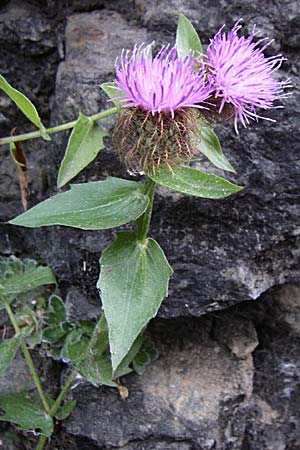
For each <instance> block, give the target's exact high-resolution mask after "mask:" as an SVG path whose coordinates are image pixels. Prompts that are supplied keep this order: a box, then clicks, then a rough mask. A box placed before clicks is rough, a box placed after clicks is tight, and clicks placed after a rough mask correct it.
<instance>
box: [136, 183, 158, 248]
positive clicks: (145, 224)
mask: <svg viewBox="0 0 300 450" xmlns="http://www.w3.org/2000/svg"><path fill="white" fill-rule="evenodd" d="M145 193H146V194H148V197H149V204H148V207H147V209H146V211H145V212H144V214H143V215H142V216H141V217H139V218H138V220H137V233H136V234H137V239H138V240H139V241H142V242H144V241H145V239H146V237H147V234H148V231H149V226H150V221H151V215H152V208H153V200H154V194H155V182H154V181H152V180H151V179H150V178H147V179H146V182H145Z"/></svg>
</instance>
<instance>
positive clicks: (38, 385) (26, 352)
mask: <svg viewBox="0 0 300 450" xmlns="http://www.w3.org/2000/svg"><path fill="white" fill-rule="evenodd" d="M2 301H3V303H4V306H5V309H6V312H7V314H8V317H9V318H10V321H11V323H12V325H13V327H14V330H15V332H16V334H19V333H21V330H20V328H19V325H18V323H17V321H16V318H15V316H14V313H13V311H12V309H11V307H10V305H9V303H8V301H7V299H6V298H5V297H2ZM21 349H22V352H23V354H24V357H25V359H26V362H27V365H28V367H29V369H30V372H31V375H32V378H33V380H34V383H35V385H36V388H37V390H38V393H39V395H40V397H41V400H42V403H43V406H44V409H45V411H46V413H49V411H50V407H49V404H48V401H47V398H46V395H45V393H44V391H43V388H42V385H41V382H40V379H39V376H38V374H37V373H36V370H35V368H34V364H33V361H32V358H31V355H30V353H29V350H28V348H27V346H26V344H25V342H24V341H23V338H22V341H21Z"/></svg>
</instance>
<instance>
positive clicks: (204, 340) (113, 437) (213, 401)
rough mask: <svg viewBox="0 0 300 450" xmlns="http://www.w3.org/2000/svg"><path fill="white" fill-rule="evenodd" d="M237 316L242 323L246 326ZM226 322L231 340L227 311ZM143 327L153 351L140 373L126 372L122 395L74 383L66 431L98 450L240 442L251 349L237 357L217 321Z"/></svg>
mask: <svg viewBox="0 0 300 450" xmlns="http://www.w3.org/2000/svg"><path fill="white" fill-rule="evenodd" d="M228 319H229V320H228ZM236 321H237V322H239V325H240V326H241V329H242V325H245V324H246V329H248V330H249V329H250V327H251V323H250V322H247V321H245V320H243V319H238V318H236ZM226 325H227V328H228V331H227V335H228V338H229V335H231V336H232V338H233V339H234V333H235V327H234V328H233V327H231V324H230V316H228V317H227V322H226ZM252 328H253V326H252ZM150 332H151V335H152V337H153V338H154V339H155V341H156V344H157V346H158V350H159V353H160V357H159V359H158V360H157V361H155V362H153V363H152V364H151V365H150V366H149V367H148V368H147V369H146V371H145V373H144V374H143V375H142V376H138V375H132V376H128V377H126V380H125V384H126V386H127V388H128V389H129V397H128V398H127V399H126V400H125V401H123V400H121V399H120V397H119V394H118V391H117V390H115V389H107V388H99V389H96V388H91V387H88V386H81V387H78V388H77V389H75V390H74V391H73V395H74V397H75V398H76V399H77V408H76V409H75V410H74V412H73V413H72V416H71V417H70V419H69V420H68V421H67V423H66V425H65V426H66V430H67V431H68V432H69V433H71V434H73V435H75V436H78V437H80V438H81V439H82V438H83V437H86V438H88V439H91V440H92V441H93V442H94V443H97V444H98V445H99V447H100V448H104V449H106V448H112V447H113V448H118V449H119V448H120V449H121V448H122V449H123V448H125V449H126V450H136V449H138V448H139V449H141V448H143V449H145V450H146V449H147V450H150V449H154V448H155V449H156V450H158V449H170V450H171V449H172V450H173V449H174V450H175V449H180V450H187V449H203V450H211V449H214V448H217V449H218V450H222V449H227V448H231V449H240V448H241V442H242V440H243V435H244V427H245V417H246V415H245V411H246V409H247V407H248V402H249V399H250V397H251V393H252V377H253V364H252V354H251V352H249V353H248V354H247V356H245V355H243V358H237V357H236V356H235V355H234V354H232V353H231V352H230V351H229V350H228V348H227V347H225V346H224V344H220V343H219V342H218V341H217V340H216V339H215V338H214V337H212V335H215V334H218V335H219V333H222V328H221V329H220V330H219V322H218V320H216V322H214V320H213V319H200V320H199V319H198V320H190V321H187V320H181V321H175V322H172V323H170V322H169V323H167V322H159V321H158V322H156V323H154V324H152V326H151V327H150ZM252 333H254V334H253V336H254V337H253V340H252V345H253V346H252V349H253V348H254V347H255V346H256V345H257V341H256V337H255V331H254V330H252ZM244 339H246V341H247V342H248V343H249V333H248V332H246V333H245V334H244V335H243V334H242V333H241V334H240V342H241V344H242V343H243V340H244ZM138 445H140V447H139V446H138Z"/></svg>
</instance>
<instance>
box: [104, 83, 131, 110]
mask: <svg viewBox="0 0 300 450" xmlns="http://www.w3.org/2000/svg"><path fill="white" fill-rule="evenodd" d="M117 86H118V85H117V83H114V82H112V81H108V82H107V83H102V84H101V85H100V87H101V89H102V90H103V91H104V92H105V94H106V95H107V96H108V97H109V98H110V99H111V100H112V102H113V103H114V105H115V106H117V108H121V106H122V103H121V102H120V100H119V99H116V97H120V96H121V97H125V94H124V92H123V91H120V89H118V88H117ZM115 88H117V89H115Z"/></svg>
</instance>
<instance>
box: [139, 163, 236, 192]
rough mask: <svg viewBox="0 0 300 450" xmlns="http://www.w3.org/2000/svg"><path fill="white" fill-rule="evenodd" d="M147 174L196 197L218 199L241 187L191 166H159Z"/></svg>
mask: <svg viewBox="0 0 300 450" xmlns="http://www.w3.org/2000/svg"><path fill="white" fill-rule="evenodd" d="M148 176H149V177H150V178H151V179H152V180H153V181H155V182H156V183H158V184H161V185H162V186H165V187H167V188H169V189H172V190H173V191H177V192H182V193H183V194H187V195H195V196H196V197H203V198H210V199H220V198H224V197H228V195H231V194H234V193H235V192H238V191H240V190H241V189H243V188H242V187H241V186H237V185H235V184H233V183H230V181H227V180H224V178H221V177H218V176H216V175H213V174H211V173H206V172H202V171H201V170H198V169H193V168H192V167H182V166H177V167H176V166H172V167H168V166H160V167H159V168H158V169H156V170H155V173H154V172H153V173H148Z"/></svg>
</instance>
